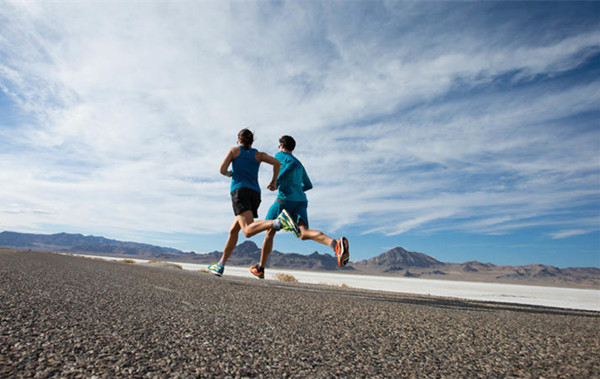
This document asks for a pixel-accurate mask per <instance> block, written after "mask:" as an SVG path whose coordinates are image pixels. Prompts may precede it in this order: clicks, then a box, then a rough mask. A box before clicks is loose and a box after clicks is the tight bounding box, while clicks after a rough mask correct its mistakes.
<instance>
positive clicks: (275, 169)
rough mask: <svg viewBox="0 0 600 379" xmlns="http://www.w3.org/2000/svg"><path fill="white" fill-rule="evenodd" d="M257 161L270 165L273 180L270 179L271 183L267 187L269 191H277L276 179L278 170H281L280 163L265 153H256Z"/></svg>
mask: <svg viewBox="0 0 600 379" xmlns="http://www.w3.org/2000/svg"><path fill="white" fill-rule="evenodd" d="M258 161H259V162H265V163H268V164H270V165H273V179H271V183H269V185H268V186H267V188H268V189H270V190H271V191H275V190H276V189H277V177H278V176H279V170H280V168H281V163H279V161H278V160H277V159H275V158H273V157H272V156H270V155H269V154H267V153H262V152H260V153H258Z"/></svg>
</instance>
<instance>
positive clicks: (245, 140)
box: [238, 129, 254, 149]
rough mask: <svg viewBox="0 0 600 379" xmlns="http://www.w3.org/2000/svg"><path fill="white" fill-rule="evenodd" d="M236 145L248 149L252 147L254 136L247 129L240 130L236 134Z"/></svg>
mask: <svg viewBox="0 0 600 379" xmlns="http://www.w3.org/2000/svg"><path fill="white" fill-rule="evenodd" d="M238 143H239V144H240V145H242V146H243V147H244V149H249V148H251V147H252V144H253V143H254V134H253V133H252V132H251V131H250V130H248V129H242V130H240V132H239V133H238Z"/></svg>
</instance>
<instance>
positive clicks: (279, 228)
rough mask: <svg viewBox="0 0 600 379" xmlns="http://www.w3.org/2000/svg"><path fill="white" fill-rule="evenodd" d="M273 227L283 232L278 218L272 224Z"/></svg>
mask: <svg viewBox="0 0 600 379" xmlns="http://www.w3.org/2000/svg"><path fill="white" fill-rule="evenodd" d="M271 225H272V226H273V229H274V230H281V221H280V220H279V219H278V218H276V219H275V220H273V223H271Z"/></svg>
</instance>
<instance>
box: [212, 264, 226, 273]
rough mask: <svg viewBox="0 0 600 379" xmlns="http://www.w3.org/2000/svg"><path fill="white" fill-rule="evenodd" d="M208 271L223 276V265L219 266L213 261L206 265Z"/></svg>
mask: <svg viewBox="0 0 600 379" xmlns="http://www.w3.org/2000/svg"><path fill="white" fill-rule="evenodd" d="M208 271H210V272H212V273H213V274H215V275H216V276H223V271H225V266H219V265H218V264H217V263H213V264H211V265H209V266H208Z"/></svg>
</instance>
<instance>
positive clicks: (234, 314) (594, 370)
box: [0, 249, 600, 378]
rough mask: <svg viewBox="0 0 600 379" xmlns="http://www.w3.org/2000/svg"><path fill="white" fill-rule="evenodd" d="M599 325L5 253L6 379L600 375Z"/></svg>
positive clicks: (563, 316)
mask: <svg viewBox="0 0 600 379" xmlns="http://www.w3.org/2000/svg"><path fill="white" fill-rule="evenodd" d="M599 357H600V313H598V312H585V311H565V310H559V309H551V308H541V307H535V306H523V305H507V304H493V303H478V302H472V301H462V300H452V299H443V298H434V297H419V296H414V295H402V294H389V293H378V292H366V291H358V290H352V289H342V288H333V287H319V286H311V285H299V284H287V283H282V282H276V281H259V280H255V279H245V278H234V277H229V278H228V277H224V278H216V277H213V276H212V275H210V274H203V273H194V272H187V271H180V270H174V269H160V268H151V267H146V266H141V265H139V264H127V263H117V262H105V261H97V260H91V259H86V258H77V257H69V256H61V255H55V254H48V253H32V252H19V253H15V252H9V251H8V250H2V249H0V377H11V378H12V377H36V376H37V377H52V376H56V377H86V378H89V377H94V376H97V377H261V376H263V377H373V376H377V377H418V378H422V377H443V376H450V377H486V378H487V377H510V376H515V377H529V376H533V377H540V376H543V377H576V378H582V377H600V358H599Z"/></svg>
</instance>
